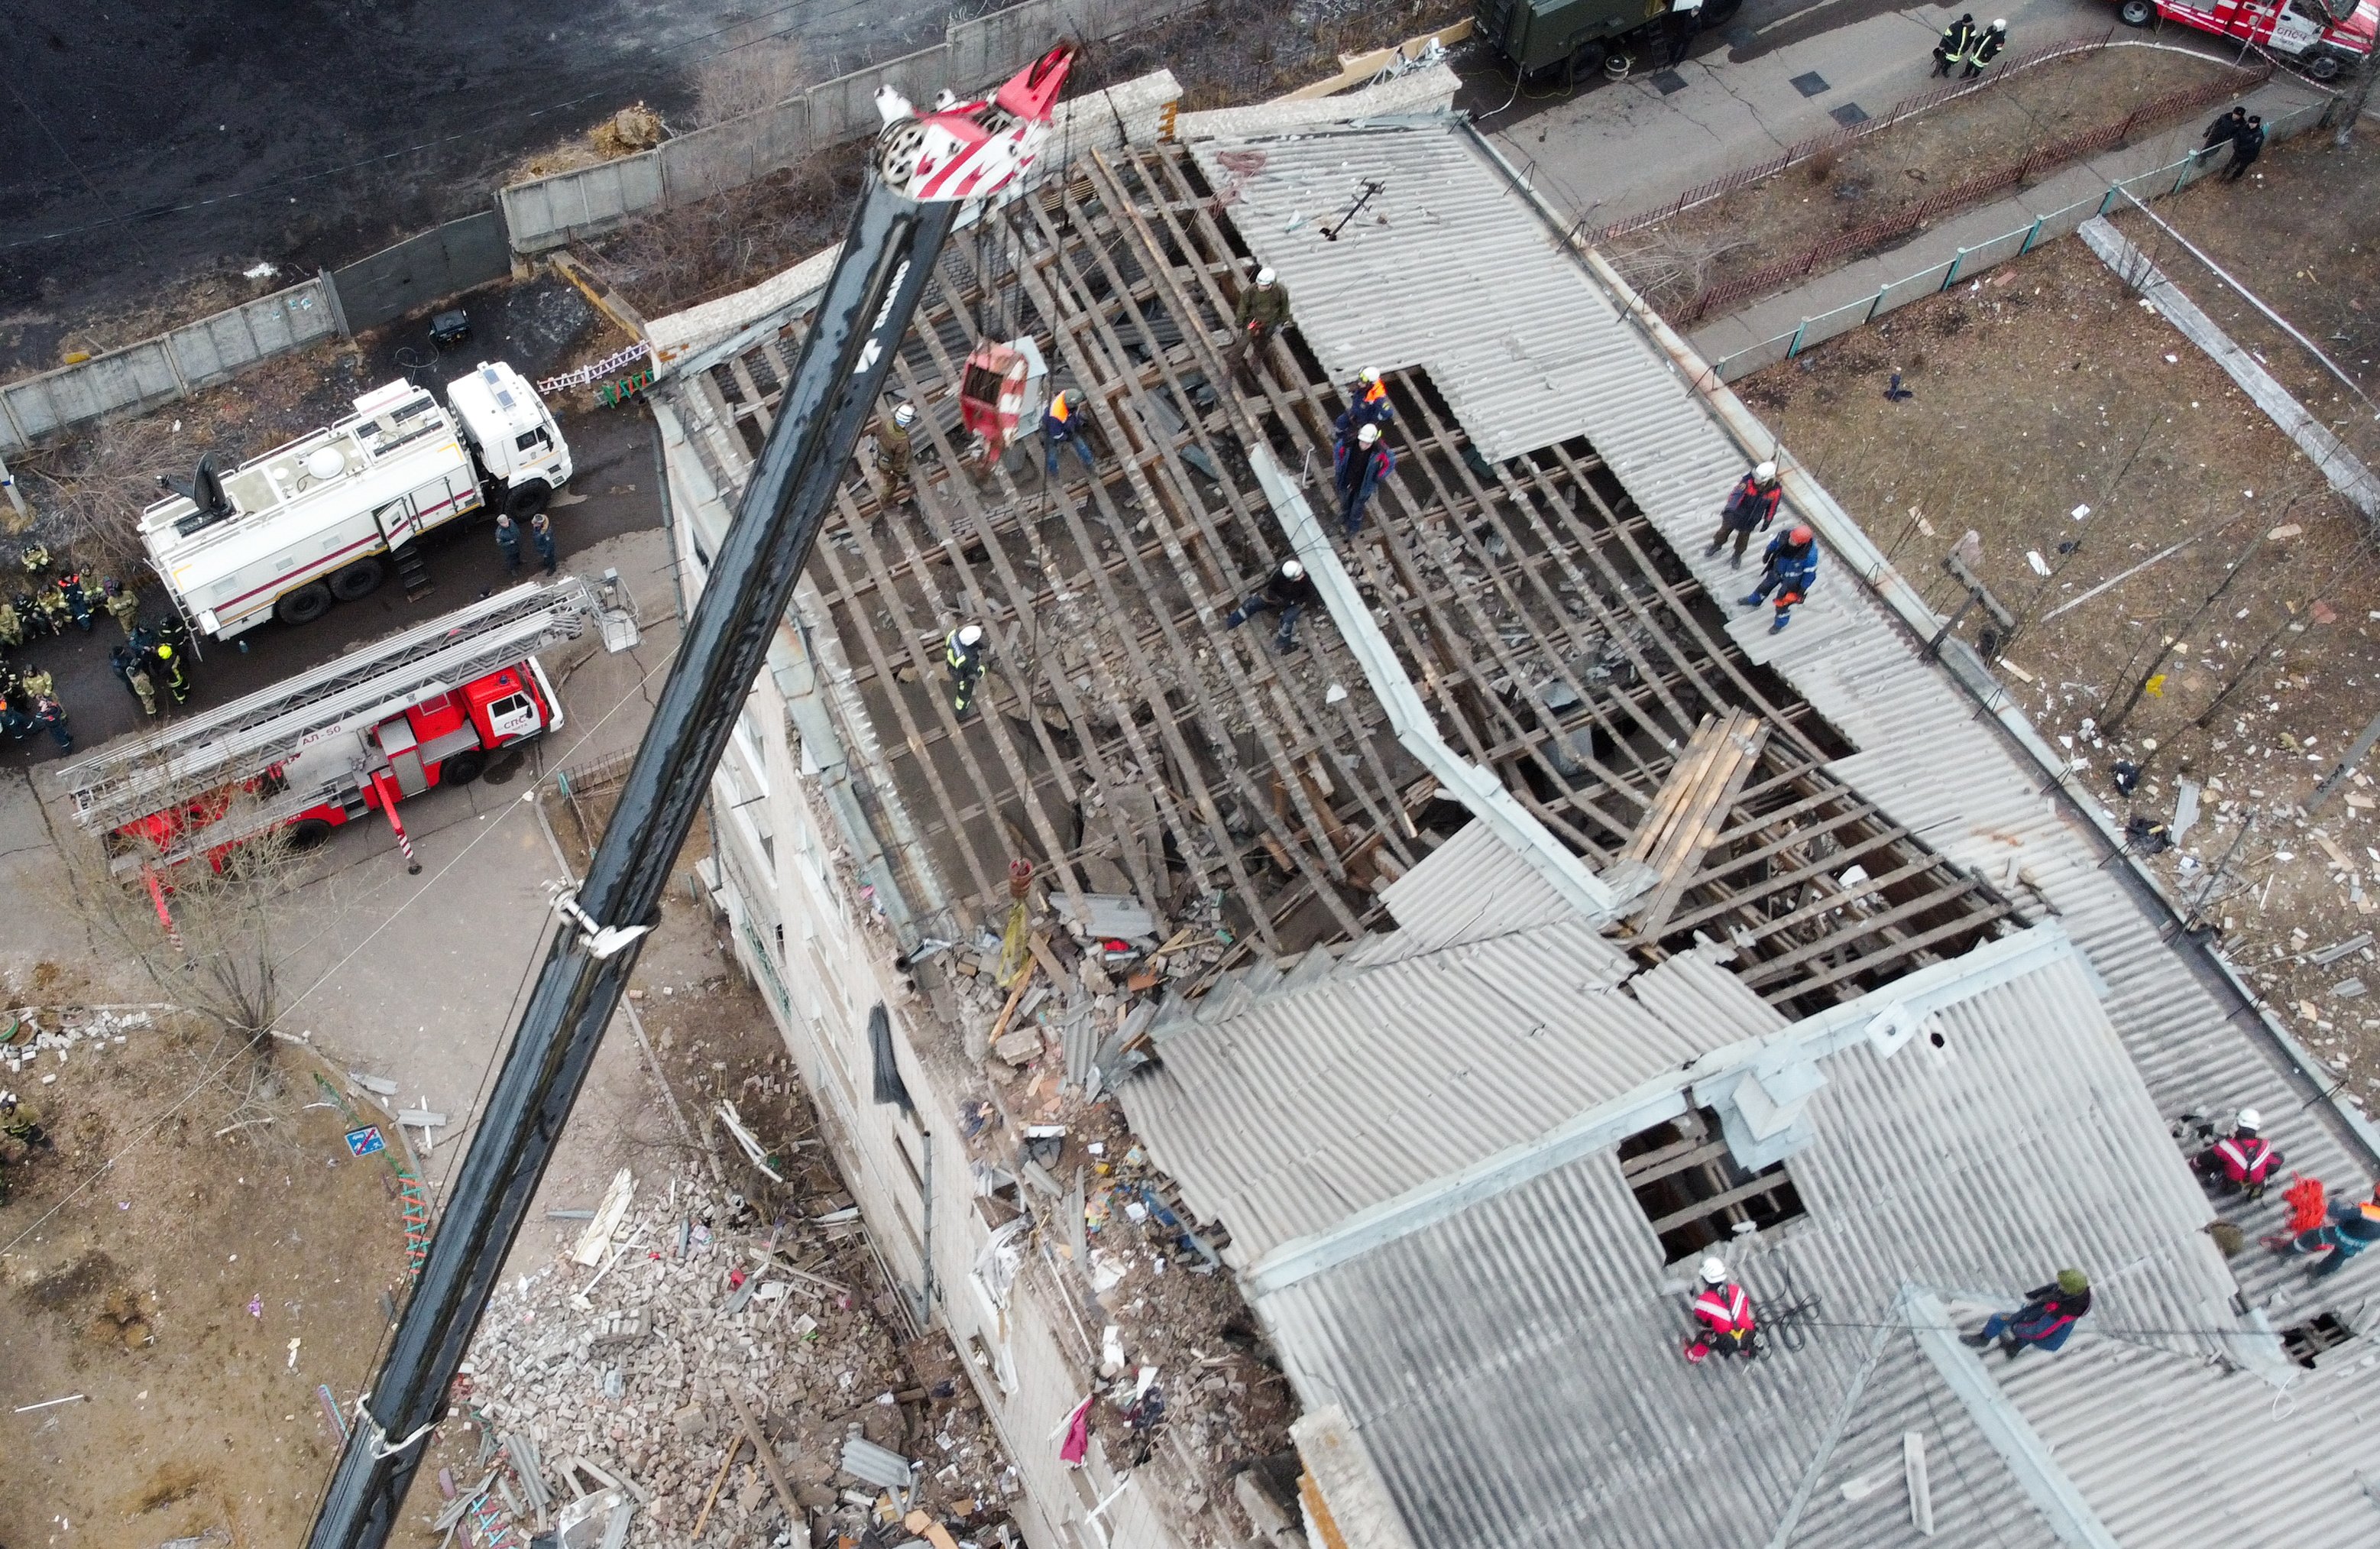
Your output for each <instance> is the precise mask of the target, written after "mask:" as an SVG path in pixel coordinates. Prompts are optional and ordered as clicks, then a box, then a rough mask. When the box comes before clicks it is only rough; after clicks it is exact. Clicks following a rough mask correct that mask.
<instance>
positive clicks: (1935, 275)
mask: <svg viewBox="0 0 2380 1549" xmlns="http://www.w3.org/2000/svg"><path fill="white" fill-rule="evenodd" d="M2329 105H2330V104H2326V103H2310V104H2307V105H2306V106H2304V107H2302V108H2301V109H2299V110H2297V111H2296V112H2294V113H2289V114H2286V115H2283V116H2280V117H2277V118H2276V119H2274V120H2273V121H2272V122H2271V123H2269V124H2267V125H2266V126H2265V134H2266V137H2267V138H2268V139H2270V140H2280V139H2283V138H2286V137H2287V136H2289V135H2293V134H2296V133H2299V132H2300V131H2301V130H2304V129H2308V128H2313V126H2314V125H2315V124H2317V123H2319V122H2320V121H2321V119H2322V116H2323V115H2324V113H2325V110H2326V109H2327V108H2328V106H2329ZM2224 165H2225V163H2224V160H2223V158H2222V157H2220V156H2209V157H2206V158H2205V159H2204V160H2201V159H2200V158H2198V157H2196V156H2185V157H2183V158H2182V159H2181V160H2180V161H2178V162H2174V163H2171V164H2169V165H2166V166H2161V167H2157V168H2155V170H2153V171H2149V172H2143V173H2140V174H2138V175H2136V176H2134V177H2127V178H2125V179H2123V180H2122V181H2121V182H2119V183H2111V184H2109V185H2108V187H2107V192H2106V193H2104V194H2099V195H2095V196H2094V197H2092V198H2090V199H2084V200H2078V201H2075V202H2074V203H2072V204H2070V205H2067V206H2066V207H2064V208H2063V209H2059V210H2053V211H2051V212H2050V213H2047V214H2045V215H2042V216H2040V217H2039V218H2037V219H2035V220H2034V221H2033V222H2032V223H2030V224H2029V225H2026V226H2018V227H2016V228H2015V229H2014V230H2011V231H2006V232H2002V233H2001V234H2000V235H1999V236H1998V237H1994V238H1990V239H1989V240H1987V241H1985V242H1981V243H1978V244H1977V245H1975V246H1974V247H1972V248H1961V250H1959V253H1958V256H1957V257H1955V258H1953V259H1951V260H1949V262H1943V263H1937V264H1934V265H1933V266H1932V267H1930V268H1927V269H1925V270H1922V271H1920V272H1919V273H1917V274H1909V275H1904V276H1903V277H1902V278H1900V279H1897V280H1894V281H1893V282H1892V283H1891V284H1889V285H1887V286H1884V287H1880V288H1879V289H1877V291H1876V294H1875V295H1873V296H1863V297H1861V298H1860V299H1858V300H1856V301H1853V302H1852V303H1850V304H1849V305H1847V306H1841V307H1838V308H1836V309H1835V310H1834V311H1830V312H1822V313H1820V314H1819V315H1817V316H1815V317H1806V318H1803V320H1802V323H1801V325H1800V326H1799V327H1797V328H1795V329H1794V330H1793V331H1792V332H1791V333H1790V334H1779V335H1777V336H1776V337H1775V338H1773V339H1763V340H1762V341H1761V342H1760V343H1758V344H1755V345H1751V346H1748V347H1747V348H1743V349H1739V350H1737V351H1736V352H1735V353H1734V354H1732V355H1730V356H1727V357H1725V358H1724V359H1722V360H1714V361H1712V362H1711V369H1712V370H1713V371H1715V372H1718V377H1719V380H1720V381H1722V382H1741V381H1742V380H1743V378H1745V377H1747V376H1750V375H1751V374H1752V373H1753V372H1757V371H1762V370H1765V369H1766V368H1767V367H1769V366H1773V365H1775V364H1777V362H1779V360H1791V359H1792V358H1793V357H1794V356H1796V355H1799V354H1800V353H1801V352H1802V351H1803V350H1805V349H1808V348H1811V347H1812V346H1813V345H1817V344H1823V343H1825V342H1826V341H1827V340H1828V339H1831V338H1833V337H1835V336H1836V335H1840V334H1847V333H1849V332H1851V331H1852V329H1854V328H1858V327H1863V326H1864V325H1865V324H1867V323H1873V322H1875V321H1876V319H1877V318H1879V317H1882V316H1883V315H1884V314H1885V313H1887V312H1888V311H1893V310H1895V309H1896V308H1900V307H1904V306H1907V305H1908V304H1909V303H1910V302H1912V301H1916V300H1921V299H1924V298H1925V297H1928V296H1931V295H1933V294H1935V293H1936V292H1937V291H1941V290H1948V289H1949V287H1952V286H1954V285H1957V284H1959V283H1960V282H1961V281H1962V280H1966V279H1969V278H1972V277H1973V276H1974V275H1976V274H1982V273H1983V272H1984V271H1985V270H1986V269H1989V268H1991V267H1993V266H1994V265H1995V264H1998V263H2003V262H2007V261H2008V260H2010V259H2011V258H2015V257H2017V256H2019V255H2020V254H2022V253H2027V252H2031V251H2032V250H2034V249H2035V248H2037V247H2039V246H2041V244H2042V243H2044V242H2047V241H2052V240H2054V239H2056V238H2060V237H2069V236H2071V235H2073V233H2074V232H2075V231H2076V230H2077V229H2078V228H2080V227H2081V226H2082V225H2083V222H2084V221H2087V220H2089V219H2090V218H2091V217H2092V216H2094V215H2102V214H2109V213H2114V212H2115V211H2117V210H2119V209H2120V208H2122V206H2123V205H2124V204H2125V203H2126V202H2127V201H2126V198H2125V196H2126V195H2127V194H2130V195H2131V197H2132V198H2135V199H2138V200H2141V201H2143V202H2146V201H2150V200H2154V199H2158V198H2162V197H2163V196H2165V195H2167V194H2173V193H2180V191H2181V190H2182V189H2186V188H2188V187H2189V186H2190V185H2191V184H2192V183H2195V182H2196V181H2198V180H2199V179H2200V178H2201V177H2205V176H2207V175H2208V174H2209V173H2212V172H2216V171H2219V170H2221V168H2222V167H2223V166H2224Z"/></svg>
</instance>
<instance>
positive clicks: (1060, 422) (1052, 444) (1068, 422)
mask: <svg viewBox="0 0 2380 1549" xmlns="http://www.w3.org/2000/svg"><path fill="white" fill-rule="evenodd" d="M1086 422H1087V421H1085V418H1084V416H1083V412H1082V410H1081V409H1078V408H1076V407H1075V400H1074V396H1073V395H1071V394H1068V393H1060V394H1057V395H1056V396H1053V397H1051V398H1050V407H1049V408H1048V409H1044V410H1042V412H1041V467H1042V470H1043V471H1044V472H1047V473H1049V474H1050V476H1051V477H1053V478H1054V477H1056V475H1057V472H1058V448H1059V447H1061V446H1072V447H1073V448H1074V449H1075V455H1076V456H1077V457H1081V458H1082V459H1083V466H1084V467H1085V468H1094V467H1095V465H1094V464H1093V463H1092V461H1091V448H1090V446H1089V445H1088V444H1087V443H1086V442H1084V441H1082V440H1081V439H1079V438H1080V437H1081V435H1082V432H1083V426H1084V424H1085V423H1086Z"/></svg>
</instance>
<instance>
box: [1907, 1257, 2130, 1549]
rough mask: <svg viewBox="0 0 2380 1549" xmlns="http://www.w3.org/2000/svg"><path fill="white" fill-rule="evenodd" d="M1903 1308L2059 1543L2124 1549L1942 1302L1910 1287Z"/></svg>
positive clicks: (1923, 1344) (2082, 1547)
mask: <svg viewBox="0 0 2380 1549" xmlns="http://www.w3.org/2000/svg"><path fill="white" fill-rule="evenodd" d="M1900 1306H1901V1311H1902V1313H1903V1315H1904V1316H1905V1317H1906V1318H1907V1319H1908V1321H1909V1327H1910V1332H1911V1333H1912V1334H1913V1336H1915V1338H1916V1340H1917V1348H1919V1349H1921V1350H1923V1351H1925V1359H1926V1360H1929V1361H1931V1362H1933V1365H1934V1370H1935V1371H1936V1372H1938V1373H1939V1374H1940V1375H1941V1378H1942V1382H1943V1385H1944V1386H1946V1387H1948V1388H1949V1390H1950V1392H1951V1393H1952V1394H1953V1395H1954V1396H1956V1397H1957V1398H1958V1400H1959V1402H1960V1403H1961V1404H1963V1405H1964V1406H1966V1409H1967V1418H1968V1419H1969V1420H1972V1421H1974V1423H1975V1429H1976V1430H1977V1431H1979V1432H1981V1433H1983V1437H1984V1440H1985V1441H1987V1442H1989V1443H1990V1444H1991V1446H1992V1450H1993V1451H1994V1452H1997V1453H1998V1454H1999V1455H2000V1461H2001V1462H2003V1463H2005V1464H2007V1465H2008V1470H2009V1473H2010V1476H2011V1477H2013V1478H2014V1479H2015V1480H2016V1482H2017V1488H2019V1489H2021V1490H2022V1491H2023V1492H2024V1494H2025V1498H2026V1499H2027V1500H2029V1501H2031V1502H2032V1503H2033V1505H2034V1509H2035V1510H2037V1511H2039V1512H2040V1513H2041V1515H2042V1519H2043V1521H2044V1522H2045V1523H2046V1525H2047V1527H2048V1529H2049V1531H2051V1532H2052V1533H2055V1534H2056V1535H2057V1536H2058V1542H2059V1543H2070V1544H2074V1545H2076V1546H2077V1549H2122V1546H2121V1545H2120V1544H2119V1543H2117V1542H2116V1535H2115V1534H2114V1533H2112V1532H2110V1531H2107V1524H2106V1523H2105V1522H2102V1521H2100V1520H2099V1514H2098V1513H2097V1512H2095V1511H2093V1510H2092V1509H2091V1503H2090V1502H2089V1501H2087V1500H2085V1499H2084V1498H2083V1491H2082V1489H2081V1488H2080V1487H2079V1486H2077V1485H2076V1484H2075V1482H2074V1481H2073V1480H2072V1479H2071V1478H2070V1477H2069V1476H2068V1474H2067V1472H2066V1470H2064V1469H2061V1468H2059V1467H2058V1460H2057V1458H2056V1457H2055V1456H2054V1455H2053V1454H2052V1453H2051V1451H2050V1448H2049V1444H2048V1443H2047V1442H2045V1441H2043V1440H2042V1438H2041V1433H2039V1432H2037V1431H2035V1430H2034V1428H2033V1426H2032V1423H2031V1422H2030V1421H2027V1420H2026V1419H2025V1418H2024V1416H2023V1415H2022V1413H2020V1412H2018V1409H2017V1408H2016V1406H2015V1405H2013V1404H2011V1403H2010V1402H2009V1400H2008V1396H2007V1395H2006V1394H2004V1393H2002V1392H2001V1391H2000V1385H1999V1384H1998V1383H1997V1382H1994V1381H1993V1380H1992V1375H1991V1373H1990V1372H1986V1371H1985V1370H1984V1366H1983V1362H1982V1361H1981V1360H1978V1359H1977V1358H1976V1355H1975V1352H1974V1351H1973V1350H1971V1349H1968V1348H1966V1347H1965V1346H1963V1345H1961V1344H1960V1343H1959V1340H1958V1336H1957V1333H1956V1330H1955V1325H1954V1324H1952V1323H1951V1322H1950V1313H1949V1309H1948V1308H1946V1307H1944V1306H1943V1305H1942V1302H1941V1299H1940V1298H1938V1297H1937V1296H1935V1295H1934V1293H1933V1292H1931V1291H1927V1290H1923V1289H1921V1288H1919V1287H1915V1286H1911V1287H1907V1288H1906V1289H1904V1290H1903V1291H1902V1292H1901V1294H1900ZM2069 1359H2071V1358H2069Z"/></svg>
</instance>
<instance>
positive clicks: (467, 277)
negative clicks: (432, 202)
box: [331, 209, 513, 335]
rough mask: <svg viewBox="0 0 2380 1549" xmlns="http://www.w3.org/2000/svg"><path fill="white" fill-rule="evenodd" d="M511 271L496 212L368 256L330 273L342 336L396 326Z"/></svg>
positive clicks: (509, 251) (454, 223)
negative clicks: (423, 308)
mask: <svg viewBox="0 0 2380 1549" xmlns="http://www.w3.org/2000/svg"><path fill="white" fill-rule="evenodd" d="M512 272H513V254H512V247H511V245H510V244H509V243H508V242H506V241H505V239H504V216H503V214H502V213H499V212H498V211H496V210H494V209H487V210H482V211H480V213H478V214H476V215H466V216H465V217H463V218H462V219H461V220H459V221H448V222H447V223H446V224H445V225H444V226H438V227H436V228H434V229H432V230H430V231H425V232H422V233H421V234H420V235H419V236H418V237H408V238H406V239H405V240H404V241H402V242H399V243H397V244H396V245H395V247H390V248H383V249H382V250H380V251H378V252H376V253H374V254H372V255H371V256H370V258H367V259H362V260H360V261H358V262H354V263H350V264H348V265H346V267H345V268H342V269H334V270H333V271H332V272H331V298H332V300H333V302H334V305H335V309H336V311H337V314H338V322H339V323H340V329H339V331H340V332H341V333H343V334H350V335H352V334H358V333H361V332H362V331H363V330H365V329H367V328H377V327H379V326H380V325H381V324H382V323H394V322H395V321H396V320H397V319H398V318H400V317H403V316H404V315H405V314H406V313H407V312H409V311H413V310H414V309H415V308H417V307H419V306H421V305H422V304H423V303H425V302H429V301H434V300H436V299H438V298H439V297H441V296H452V295H455V293H456V292H458V291H465V290H470V289H472V288H474V287H479V286H483V285H492V284H494V283H495V282H496V281H498V280H501V279H504V278H506V277H508V276H509V275H510V274H512Z"/></svg>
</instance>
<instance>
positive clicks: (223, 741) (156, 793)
mask: <svg viewBox="0 0 2380 1549" xmlns="http://www.w3.org/2000/svg"><path fill="white" fill-rule="evenodd" d="M590 622H600V623H601V625H602V628H603V635H604V643H605V645H606V646H607V647H609V648H611V649H613V650H625V649H626V648H627V646H628V645H631V644H634V643H635V628H636V627H635V614H634V610H633V608H631V607H629V606H628V604H626V602H625V592H622V591H621V589H620V587H619V582H618V578H617V577H616V576H615V575H612V574H609V573H607V574H606V576H605V578H604V579H603V581H602V582H601V586H600V588H599V587H598V586H594V585H590V584H589V583H588V582H586V581H583V580H579V579H565V580H563V581H561V582H558V583H553V584H545V583H532V584H529V585H527V586H519V587H515V588H513V589H512V590H510V591H508V592H501V593H498V594H496V595H494V596H492V597H487V598H483V599H481V600H480V601H479V602H477V603H475V604H472V605H471V606H469V607H468V608H465V609H462V610H461V611H460V612H457V613H452V614H449V615H447V616H445V617H443V618H440V619H436V620H433V621H432V622H431V623H428V624H423V625H419V626H418V627H416V628H412V629H407V630H405V631H403V632H402V633H399V634H395V635H392V636H390V637H389V638H388V639H387V640H382V641H380V642H378V643H377V644H373V645H369V646H366V647H364V648H363V649H362V650H360V651H356V652H352V653H348V654H347V655H346V656H342V657H340V658H339V659H338V660H337V661H335V662H332V663H329V664H328V665H324V666H321V667H317V668H315V669H313V670H312V671H311V672H307V673H302V674H300V675H299V676H297V677H293V678H290V679H289V680H287V681H286V682H284V683H279V684H275V685H274V686H273V687H272V688H270V689H261V690H259V691H258V692H256V693H253V694H250V695H249V696H247V697H246V698H245V699H240V700H236V701H232V702H231V703H229V704H226V705H224V706H222V707H221V708H219V709H216V710H213V711H211V712H207V713H203V714H198V715H193V716H190V717H188V718H187V719H184V720H177V721H175V722H173V723H171V724H170V725H168V726H165V727H164V728H163V729H162V730H160V731H157V732H154V733H152V734H151V735H149V736H147V737H143V738H139V739H137V740H135V741H134V742H132V743H130V744H128V745H127V746H125V747H122V748H117V749H114V750H109V751H107V752H104V753H101V754H99V755H97V756H96V757H93V758H89V759H85V760H83V761H82V762H79V763H76V764H73V765H71V766H69V767H68V768H67V769H66V770H65V771H63V772H62V778H63V780H64V783H65V784H66V786H67V790H68V791H69V792H70V793H71V794H72V795H73V798H74V803H75V818H76V821H77V822H78V823H80V824H81V825H82V826H83V827H84V828H86V829H89V830H91V831H92V832H94V833H97V834H99V835H101V837H102V843H103V844H104V845H105V847H106V848H107V852H108V856H109V865H110V869H111V870H112V871H113V872H115V873H116V874H117V875H128V874H130V873H133V872H147V873H149V874H150V875H151V876H152V877H153V876H154V874H155V872H156V871H157V870H158V869H160V868H164V867H170V866H175V865H178V864H179V863H181V862H182V861H185V860H192V859H194V858H196V857H199V856H201V855H203V856H205V857H207V858H208V860H210V861H212V863H214V864H216V865H218V866H220V865H221V864H222V863H223V860H224V859H225V856H226V855H227V854H228V853H229V852H230V851H231V850H232V849H234V848H236V847H237V846H238V845H239V843H240V842H241V841H243V840H245V839H249V838H252V837H254V836H255V835H259V834H262V833H265V832H267V831H269V830H272V829H276V828H278V829H286V830H287V831H288V833H289V835H290V836H291V838H292V839H294V840H295V841H297V843H299V844H305V845H311V844H319V843H321V842H322V840H324V839H326V838H328V837H329V836H330V834H331V831H332V830H333V829H334V828H337V827H339V826H340V825H341V824H343V823H349V822H352V821H353V820H355V819H357V818H358V817H361V816H362V815H363V814H364V813H366V812H368V811H379V812H380V813H381V814H382V815H383V816H384V817H385V818H387V820H388V823H389V827H390V829H391V830H392V831H393V832H394V833H395V835H396V841H397V844H398V846H399V848H402V849H403V850H404V851H405V855H406V859H407V864H408V866H409V867H410V868H411V869H412V870H415V871H419V869H420V868H419V864H418V863H415V862H414V861H413V859H412V856H413V848H412V845H411V842H410V841H409V840H407V837H406V833H405V824H404V823H403V821H402V820H401V819H399V818H398V816H397V814H396V805H397V803H398V802H400V801H402V800H404V799H407V798H408V797H413V796H419V795H420V794H421V793H422V792H423V791H426V790H430V789H431V788H433V787H438V786H455V785H462V784H465V783H467V782H468V781H471V780H475V779H477V778H478V777H479V776H480V772H481V771H482V770H484V769H485V768H486V767H487V762H488V760H489V759H490V758H491V757H492V756H493V755H494V754H496V753H497V752H498V751H499V750H502V749H505V748H509V747H512V746H514V745H516V744H517V743H521V742H525V741H528V739H530V738H535V737H539V736H541V735H543V734H544V733H546V732H548V731H551V730H553V729H554V728H556V727H558V726H561V725H562V722H563V716H562V701H560V699H558V698H557V697H556V696H555V694H554V691H553V683H552V682H551V681H550V680H549V679H548V678H547V677H546V675H545V668H544V666H543V665H542V664H541V663H540V662H539V660H538V658H537V654H536V653H537V652H538V651H539V650H540V648H542V647H545V646H548V645H552V644H554V643H556V642H559V641H561V640H568V639H570V638H572V637H574V636H576V635H578V634H580V633H581V632H583V631H584V630H585V628H587V626H588V624H589V623H590Z"/></svg>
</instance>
